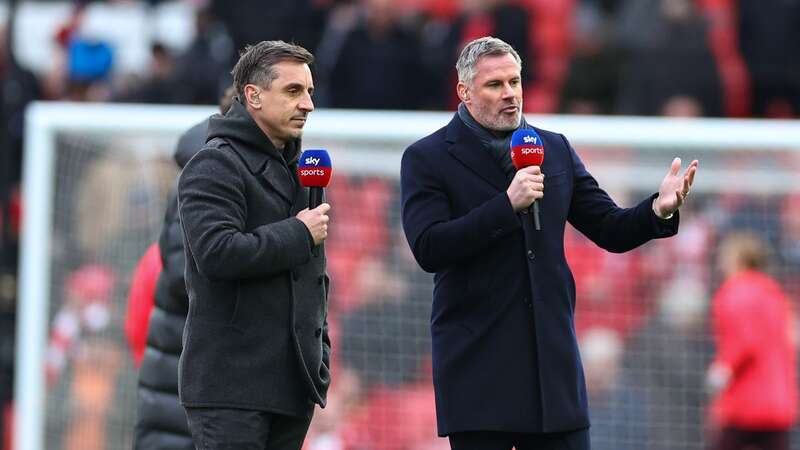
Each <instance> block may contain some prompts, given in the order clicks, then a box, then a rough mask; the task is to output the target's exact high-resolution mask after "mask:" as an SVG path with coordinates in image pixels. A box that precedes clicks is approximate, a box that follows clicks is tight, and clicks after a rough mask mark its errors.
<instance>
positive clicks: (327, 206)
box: [314, 203, 331, 214]
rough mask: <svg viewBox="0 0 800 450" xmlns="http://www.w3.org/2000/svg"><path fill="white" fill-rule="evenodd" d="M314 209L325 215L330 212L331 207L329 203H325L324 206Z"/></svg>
mask: <svg viewBox="0 0 800 450" xmlns="http://www.w3.org/2000/svg"><path fill="white" fill-rule="evenodd" d="M314 209H316V210H317V211H319V212H321V213H322V214H325V213H326V212H328V211H330V209H331V205H329V204H328V203H323V204H321V205H319V206H317V207H316V208H314Z"/></svg>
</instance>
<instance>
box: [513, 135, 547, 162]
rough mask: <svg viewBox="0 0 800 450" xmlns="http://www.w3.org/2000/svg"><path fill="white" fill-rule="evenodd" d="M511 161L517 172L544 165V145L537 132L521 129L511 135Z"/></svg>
mask: <svg viewBox="0 0 800 450" xmlns="http://www.w3.org/2000/svg"><path fill="white" fill-rule="evenodd" d="M511 161H512V162H513V163H514V167H516V168H517V170H519V169H522V168H523V167H528V166H541V165H542V162H544V143H543V142H542V138H541V137H539V134H538V133H536V131H534V130H523V129H519V130H517V131H515V132H514V134H512V135H511Z"/></svg>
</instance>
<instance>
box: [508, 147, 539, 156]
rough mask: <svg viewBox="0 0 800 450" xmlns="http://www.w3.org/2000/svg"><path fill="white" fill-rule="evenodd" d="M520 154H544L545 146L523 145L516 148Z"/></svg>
mask: <svg viewBox="0 0 800 450" xmlns="http://www.w3.org/2000/svg"><path fill="white" fill-rule="evenodd" d="M514 150H516V151H518V152H519V153H520V155H544V147H522V148H516V149H514Z"/></svg>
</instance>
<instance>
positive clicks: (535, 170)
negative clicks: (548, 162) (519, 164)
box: [519, 166, 542, 175]
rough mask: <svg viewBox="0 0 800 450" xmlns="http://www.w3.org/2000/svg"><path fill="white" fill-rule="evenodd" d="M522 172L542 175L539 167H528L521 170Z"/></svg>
mask: <svg viewBox="0 0 800 450" xmlns="http://www.w3.org/2000/svg"><path fill="white" fill-rule="evenodd" d="M519 171H520V172H524V173H529V174H531V175H538V174H540V173H542V168H541V167H539V166H528V167H523V168H522V169H519Z"/></svg>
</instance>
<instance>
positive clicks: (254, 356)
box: [178, 101, 330, 416]
mask: <svg viewBox="0 0 800 450" xmlns="http://www.w3.org/2000/svg"><path fill="white" fill-rule="evenodd" d="M284 153H285V154H286V155H287V156H288V157H287V158H284ZM298 153H299V142H290V143H288V144H287V149H286V151H285V152H279V151H278V150H276V149H275V148H274V147H273V145H272V144H271V143H270V141H269V139H267V137H266V135H265V134H264V133H263V132H262V131H261V129H260V128H258V126H257V125H256V123H255V122H254V121H253V119H252V118H251V117H250V115H249V113H248V112H247V110H246V109H245V107H244V106H243V105H242V104H241V103H240V102H238V101H234V103H233V106H232V107H231V109H230V110H229V111H228V112H227V113H226V115H224V116H219V115H215V116H212V117H211V119H210V122H209V126H208V142H207V143H206V146H205V147H204V148H203V149H202V150H201V151H200V152H199V153H198V154H197V155H195V157H194V158H192V160H191V161H189V163H188V164H187V165H186V167H185V168H184V170H183V172H182V173H181V176H180V180H179V183H178V199H179V202H180V219H181V225H182V227H183V232H184V248H185V251H186V273H185V276H186V287H187V290H188V292H189V314H188V318H187V321H186V328H185V330H184V333H183V343H184V346H183V353H182V354H181V359H180V368H179V377H180V382H179V387H180V396H181V402H182V403H183V405H184V406H186V407H219V408H242V409H252V410H261V411H268V412H275V413H281V414H290V415H298V416H300V415H302V416H307V415H308V414H310V412H311V410H312V407H313V404H314V403H317V404H319V405H321V406H324V405H325V396H326V392H327V389H328V384H329V382H330V369H329V367H330V340H329V339H328V325H327V292H328V278H327V276H326V275H325V253H324V251H323V252H319V256H316V255H312V238H311V234H310V232H309V231H308V228H306V226H305V224H303V223H302V222H301V221H300V220H299V219H297V218H296V217H295V216H296V214H297V213H298V212H299V211H300V210H302V209H304V208H306V207H307V205H308V190H307V189H305V188H303V187H302V186H301V185H300V183H299V180H298V178H297V174H296V169H297V159H298Z"/></svg>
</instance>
